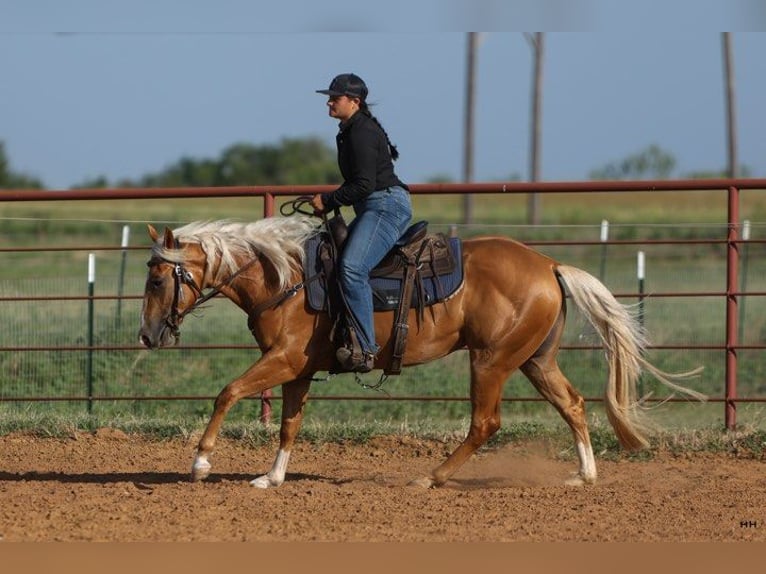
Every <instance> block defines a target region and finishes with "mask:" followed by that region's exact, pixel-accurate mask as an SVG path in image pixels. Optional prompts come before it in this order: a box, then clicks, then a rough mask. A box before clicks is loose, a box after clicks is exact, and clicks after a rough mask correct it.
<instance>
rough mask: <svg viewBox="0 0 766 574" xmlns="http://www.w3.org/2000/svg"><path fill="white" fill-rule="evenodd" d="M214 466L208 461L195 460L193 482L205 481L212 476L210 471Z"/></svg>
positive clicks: (192, 473) (192, 472) (192, 474)
mask: <svg viewBox="0 0 766 574" xmlns="http://www.w3.org/2000/svg"><path fill="white" fill-rule="evenodd" d="M211 468H212V465H211V464H210V463H209V462H208V461H206V460H195V461H194V465H192V471H191V480H192V482H199V481H200V480H205V479H206V478H207V477H208V476H210V469H211Z"/></svg>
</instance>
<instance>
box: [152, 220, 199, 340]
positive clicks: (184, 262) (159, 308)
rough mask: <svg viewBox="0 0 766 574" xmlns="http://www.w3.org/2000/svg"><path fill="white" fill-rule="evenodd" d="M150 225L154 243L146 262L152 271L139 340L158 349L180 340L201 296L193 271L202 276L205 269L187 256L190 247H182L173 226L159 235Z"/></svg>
mask: <svg viewBox="0 0 766 574" xmlns="http://www.w3.org/2000/svg"><path fill="white" fill-rule="evenodd" d="M148 227H149V236H150V237H151V238H152V241H153V242H154V246H153V249H152V258H151V259H150V260H149V262H148V263H147V265H148V266H149V272H148V274H147V277H146V285H145V287H144V303H143V308H142V310H141V328H140V329H139V331H138V340H139V341H140V342H141V344H142V345H144V346H145V347H147V348H149V349H156V348H158V347H165V346H168V345H172V344H176V343H177V342H178V338H179V335H180V333H179V327H180V325H181V322H182V321H183V318H184V315H186V313H187V312H188V311H189V310H191V309H192V308H193V306H194V303H195V301H196V300H197V299H198V298H199V296H200V295H201V289H200V286H199V285H200V283H199V282H198V281H197V280H195V278H194V274H195V273H197V275H199V276H200V277H201V275H202V270H201V266H200V264H198V263H194V262H193V261H192V260H191V259H190V258H189V257H188V256H187V254H186V253H185V251H187V249H182V248H181V246H180V245H179V244H178V241H177V240H176V238H175V237H174V235H173V232H172V231H171V230H170V229H168V228H165V233H164V235H163V236H162V237H160V234H159V233H158V232H157V230H156V229H155V228H154V227H152V226H151V225H149V226H148ZM200 282H201V279H200Z"/></svg>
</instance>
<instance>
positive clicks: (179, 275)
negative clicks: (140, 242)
mask: <svg viewBox="0 0 766 574" xmlns="http://www.w3.org/2000/svg"><path fill="white" fill-rule="evenodd" d="M256 261H258V258H257V257H255V258H253V259H251V260H250V261H248V262H247V263H246V264H245V265H243V266H242V267H240V268H239V269H237V271H235V272H234V273H233V274H232V275H231V277H229V278H228V279H226V281H222V282H221V283H219V284H218V285H215V286H214V287H211V288H210V290H209V291H208V292H207V293H205V292H203V291H202V287H200V286H199V285H197V282H196V281H195V280H194V276H193V275H192V274H191V272H190V271H189V270H188V269H186V267H184V265H183V263H178V262H175V261H168V260H167V259H163V258H161V257H153V258H152V259H150V260H149V261H148V262H147V264H146V265H147V266H148V267H154V266H155V265H161V264H163V263H167V264H170V265H172V266H173V283H174V285H173V303H172V305H171V307H170V313H168V316H167V317H165V326H166V327H167V328H168V329H170V332H171V333H172V334H173V337H174V338H175V341H176V343H178V340H179V339H180V337H181V323H182V322H183V320H184V317H186V316H187V315H188V314H189V313H193V312H194V311H196V310H197V309H199V308H200V307H201V306H202V305H204V304H205V303H207V302H208V301H210V300H211V299H212V298H213V297H217V296H218V295H220V294H221V292H222V290H223V289H225V288H226V287H228V286H229V285H231V284H232V282H233V281H234V280H235V279H236V278H237V277H238V276H239V275H241V274H242V273H243V272H245V271H246V270H247V269H249V268H250V267H252V266H253V265H254V264H255V263H256ZM184 285H186V286H187V287H189V288H190V289H191V290H192V291H193V292H194V294H195V295H196V297H197V298H196V299H195V300H194V302H193V303H192V304H191V305H189V306H188V307H187V308H186V309H184V310H183V311H181V310H180V308H179V304H180V303H181V302H183V300H184V290H183V286H184Z"/></svg>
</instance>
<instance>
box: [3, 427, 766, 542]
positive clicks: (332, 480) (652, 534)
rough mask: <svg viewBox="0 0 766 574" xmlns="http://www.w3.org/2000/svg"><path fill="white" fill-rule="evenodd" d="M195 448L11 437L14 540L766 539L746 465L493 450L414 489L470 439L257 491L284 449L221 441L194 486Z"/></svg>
mask: <svg viewBox="0 0 766 574" xmlns="http://www.w3.org/2000/svg"><path fill="white" fill-rule="evenodd" d="M194 444H195V443H194V442H193V441H185V440H182V439H173V440H163V441H157V440H147V439H145V438H142V437H139V436H133V435H126V434H124V433H122V432H121V431H117V430H111V429H101V430H99V431H97V432H96V433H77V434H76V435H73V436H72V437H70V438H37V437H33V436H29V435H24V434H13V435H8V436H3V437H0V537H1V538H2V540H3V541H8V542H10V541H119V542H131V541H231V542H234V541H260V542H272V541H292V542H299V541H303V542H306V541H333V542H343V541H367V542H386V541H388V542H423V541H428V542H458V541H459V542H510V541H540V542H542V541H546V542H556V541H593V542H603V541H615V542H655V541H665V542H680V541H683V542H687V541H766V461H764V460H757V459H754V458H753V457H752V456H749V457H748V458H737V457H735V456H733V455H731V454H716V455H713V454H705V453H702V454H691V455H683V456H673V455H670V454H663V453H655V454H654V456H653V457H652V458H651V459H650V460H642V461H630V460H618V461H606V460H600V459H599V460H597V463H598V469H599V482H598V484H596V485H594V486H588V487H583V488H573V487H567V486H564V485H563V481H564V480H565V479H566V478H567V477H568V476H569V475H570V473H572V472H573V471H574V470H576V465H575V461H574V460H561V459H559V458H557V457H556V456H555V453H553V452H549V449H548V448H547V447H546V446H545V445H536V444H529V443H526V444H518V445H511V446H504V447H502V448H499V449H495V450H486V451H483V452H482V453H480V454H478V455H477V456H475V457H474V458H473V459H471V460H470V461H469V462H468V463H467V464H466V465H465V466H464V467H463V468H462V469H461V470H460V471H459V472H458V474H457V475H456V476H455V477H454V478H453V479H452V480H450V481H449V482H448V483H447V484H446V485H445V486H444V487H442V488H439V489H432V490H423V489H420V488H417V487H413V486H408V483H409V481H410V480H412V479H414V478H418V477H421V476H424V475H425V474H426V473H427V472H428V471H429V470H430V469H431V468H432V467H433V466H435V465H436V464H438V462H440V461H441V460H442V458H443V456H444V455H445V454H446V453H447V452H448V451H450V450H451V449H452V448H454V446H456V443H454V444H445V443H441V442H438V441H421V440H417V439H412V438H400V437H380V438H375V439H372V440H371V441H370V442H368V443H367V444H364V445H351V444H348V445H343V444H321V445H314V444H309V443H299V444H298V446H297V448H296V450H295V451H294V453H293V457H292V460H291V463H290V467H289V468H288V474H287V480H286V482H285V483H284V485H282V486H281V487H280V488H277V489H270V490H259V489H256V488H253V487H251V486H249V484H248V481H249V480H251V479H252V478H254V477H255V476H257V475H260V474H263V473H265V472H266V471H268V469H269V467H270V466H271V463H272V461H273V458H274V454H275V445H267V446H257V447H255V446H252V445H250V444H247V443H246V442H244V441H234V440H228V439H221V440H220V441H219V443H218V448H217V449H216V452H215V454H214V455H213V457H212V459H211V460H212V463H213V473H212V475H211V477H210V478H209V479H208V480H207V481H205V482H202V483H191V482H189V469H190V467H191V462H192V457H193V452H194Z"/></svg>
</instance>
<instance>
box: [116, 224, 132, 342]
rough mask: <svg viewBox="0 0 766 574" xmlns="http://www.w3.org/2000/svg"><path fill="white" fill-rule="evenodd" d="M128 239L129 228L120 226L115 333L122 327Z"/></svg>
mask: <svg viewBox="0 0 766 574" xmlns="http://www.w3.org/2000/svg"><path fill="white" fill-rule="evenodd" d="M129 237H130V226H129V225H123V226H122V243H121V244H120V246H121V247H122V260H121V261H120V275H119V279H118V283H117V331H118V332H119V330H120V327H121V326H122V294H123V291H124V290H125V265H126V261H127V257H128V238H129Z"/></svg>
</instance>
